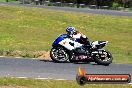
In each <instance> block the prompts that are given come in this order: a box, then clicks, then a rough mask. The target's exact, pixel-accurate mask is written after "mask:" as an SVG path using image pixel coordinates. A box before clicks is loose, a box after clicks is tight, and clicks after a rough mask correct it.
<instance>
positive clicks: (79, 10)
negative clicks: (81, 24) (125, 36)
mask: <svg viewBox="0 0 132 88" xmlns="http://www.w3.org/2000/svg"><path fill="white" fill-rule="evenodd" d="M2 4H4V5H15V6H26V7H37V8H47V9H54V10H64V11H75V12H84V13H92V14H105V15H115V16H132V12H123V11H115V10H99V9H88V8H71V7H57V6H42V5H26V4H24V5H23V4H14V3H6V2H0V5H2Z"/></svg>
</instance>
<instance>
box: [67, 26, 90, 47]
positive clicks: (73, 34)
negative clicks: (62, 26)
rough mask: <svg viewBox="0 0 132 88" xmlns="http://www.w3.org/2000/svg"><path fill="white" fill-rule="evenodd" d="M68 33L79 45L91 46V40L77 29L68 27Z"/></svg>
mask: <svg viewBox="0 0 132 88" xmlns="http://www.w3.org/2000/svg"><path fill="white" fill-rule="evenodd" d="M66 32H67V34H68V35H69V36H70V37H71V38H73V39H75V40H77V41H78V42H79V43H81V44H84V45H87V46H90V41H89V39H88V38H87V37H86V36H85V35H84V34H83V33H81V32H79V31H77V30H76V29H75V27H73V26H69V27H67V28H66Z"/></svg>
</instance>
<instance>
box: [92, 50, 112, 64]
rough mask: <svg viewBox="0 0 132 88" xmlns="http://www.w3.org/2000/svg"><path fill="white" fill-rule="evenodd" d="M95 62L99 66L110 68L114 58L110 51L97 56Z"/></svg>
mask: <svg viewBox="0 0 132 88" xmlns="http://www.w3.org/2000/svg"><path fill="white" fill-rule="evenodd" d="M94 60H95V62H96V63H97V64H99V65H105V66H108V65H109V64H111V63H112V60H113V57H112V54H111V53H110V52H109V51H105V52H103V53H102V54H96V55H95V57H94Z"/></svg>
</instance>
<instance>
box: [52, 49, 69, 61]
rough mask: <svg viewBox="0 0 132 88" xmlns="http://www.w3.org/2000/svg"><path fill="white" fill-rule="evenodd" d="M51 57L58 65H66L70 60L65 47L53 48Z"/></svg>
mask: <svg viewBox="0 0 132 88" xmlns="http://www.w3.org/2000/svg"><path fill="white" fill-rule="evenodd" d="M50 57H51V59H52V60H53V62H56V63H64V62H68V60H69V54H68V53H67V51H66V50H65V49H64V48H63V47H53V48H52V49H51V51H50Z"/></svg>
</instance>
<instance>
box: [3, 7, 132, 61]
mask: <svg viewBox="0 0 132 88" xmlns="http://www.w3.org/2000/svg"><path fill="white" fill-rule="evenodd" d="M131 24H132V17H123V16H110V15H98V14H88V13H81V12H70V11H67V12H66V11H60V10H49V9H42V8H32V7H17V6H8V5H0V51H3V52H5V51H16V50H18V51H21V52H24V51H26V52H27V53H29V52H36V51H43V50H44V51H49V50H50V48H51V44H52V41H53V40H54V39H55V38H56V37H57V36H58V35H59V34H60V33H64V32H65V28H66V27H67V26H69V25H72V26H75V27H76V28H77V29H78V30H79V31H81V32H82V33H85V34H86V35H87V36H88V37H89V39H90V40H91V41H93V40H108V41H109V44H108V46H107V47H106V49H108V50H110V51H111V52H112V53H113V57H114V61H113V62H115V63H132V60H131V58H132V47H131V44H132V25H131Z"/></svg>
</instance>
